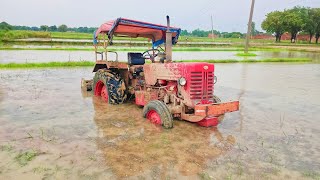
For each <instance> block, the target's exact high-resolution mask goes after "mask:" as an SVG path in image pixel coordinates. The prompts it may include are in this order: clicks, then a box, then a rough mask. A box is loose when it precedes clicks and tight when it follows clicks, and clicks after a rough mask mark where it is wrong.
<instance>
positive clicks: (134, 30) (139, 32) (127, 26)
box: [93, 18, 181, 47]
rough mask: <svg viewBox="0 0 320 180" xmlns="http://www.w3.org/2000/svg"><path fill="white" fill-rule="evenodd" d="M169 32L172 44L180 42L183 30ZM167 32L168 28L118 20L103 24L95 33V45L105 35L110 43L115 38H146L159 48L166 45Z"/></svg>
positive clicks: (175, 29) (177, 29)
mask: <svg viewBox="0 0 320 180" xmlns="http://www.w3.org/2000/svg"><path fill="white" fill-rule="evenodd" d="M169 30H170V31H171V32H172V44H176V43H177V42H178V38H179V35H180V32H181V29H180V28H175V27H170V28H169ZM166 31H167V26H163V25H158V24H152V23H147V22H142V21H136V20H131V19H125V18H118V19H116V20H112V21H108V22H106V23H104V24H102V25H101V26H100V27H99V28H98V29H97V30H96V31H95V32H94V35H93V36H94V38H93V43H94V44H97V38H98V36H99V34H102V33H104V34H107V35H108V39H109V43H112V38H113V36H125V37H132V38H137V37H144V38H149V39H151V40H152V46H153V47H157V46H159V45H161V44H163V43H165V39H166Z"/></svg>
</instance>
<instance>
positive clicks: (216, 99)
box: [212, 95, 224, 123]
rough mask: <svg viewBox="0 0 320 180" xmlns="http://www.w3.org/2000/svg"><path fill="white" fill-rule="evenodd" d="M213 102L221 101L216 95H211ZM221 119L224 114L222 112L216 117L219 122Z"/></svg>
mask: <svg viewBox="0 0 320 180" xmlns="http://www.w3.org/2000/svg"><path fill="white" fill-rule="evenodd" d="M212 99H213V102H214V103H220V102H221V99H220V98H219V97H218V96H216V95H213V98H212ZM223 119H224V114H222V115H220V116H219V117H218V121H219V123H221V122H222V121H223Z"/></svg>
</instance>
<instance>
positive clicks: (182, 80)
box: [178, 77, 187, 86]
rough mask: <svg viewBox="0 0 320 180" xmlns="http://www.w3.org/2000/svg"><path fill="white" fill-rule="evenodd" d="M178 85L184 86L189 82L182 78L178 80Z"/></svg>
mask: <svg viewBox="0 0 320 180" xmlns="http://www.w3.org/2000/svg"><path fill="white" fill-rule="evenodd" d="M178 83H179V85H180V86H184V85H186V84H187V80H186V78H184V77H182V78H180V79H179V80H178Z"/></svg>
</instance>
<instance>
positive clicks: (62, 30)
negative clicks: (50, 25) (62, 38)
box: [58, 24, 68, 32]
mask: <svg viewBox="0 0 320 180" xmlns="http://www.w3.org/2000/svg"><path fill="white" fill-rule="evenodd" d="M67 30H68V26H67V25H65V24H62V25H60V26H59V27H58V31H60V32H67Z"/></svg>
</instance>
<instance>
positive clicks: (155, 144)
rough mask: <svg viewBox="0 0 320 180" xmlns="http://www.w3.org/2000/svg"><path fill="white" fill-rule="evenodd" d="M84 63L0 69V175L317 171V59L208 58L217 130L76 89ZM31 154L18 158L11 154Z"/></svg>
mask: <svg viewBox="0 0 320 180" xmlns="http://www.w3.org/2000/svg"><path fill="white" fill-rule="evenodd" d="M90 72H91V68H81V69H50V70H47V69H37V70H10V71H9V70H8V71H7V70H2V71H1V72H0V84H1V86H0V124H1V126H0V147H1V148H0V177H1V179H19V178H22V177H23V178H24V179H42V178H45V179H46V178H48V179H62V178H70V179H110V178H112V179H114V178H129V179H143V178H147V179H150V178H156V179H159V178H161V179H176V178H178V179H179V178H190V179H194V178H198V179H208V178H213V179H227V178H228V179H239V178H240V179H248V178H250V179H257V178H258V179H270V178H271V179H289V178H290V179H308V178H315V179H316V178H319V176H320V174H319V172H320V141H319V138H320V126H319V123H318V120H319V119H320V91H319V89H320V84H319V83H318V82H319V80H320V65H319V64H293V65H292V64H218V65H216V74H217V76H218V83H217V84H216V90H215V92H216V95H218V96H219V97H221V99H222V100H224V101H228V100H231V99H239V100H240V102H241V107H240V109H241V110H240V112H235V113H230V114H227V115H226V117H225V120H224V121H223V123H222V124H220V125H219V126H218V127H217V128H202V127H198V126H196V125H195V124H191V123H188V122H183V121H175V122H174V128H173V129H172V130H163V129H162V128H159V127H157V126H154V125H152V124H150V123H148V122H147V121H146V120H145V119H143V118H141V111H142V110H141V108H139V107H137V106H135V105H133V104H125V105H121V106H111V105H106V104H105V103H104V102H103V101H102V100H101V99H100V98H98V97H92V95H91V94H90V93H86V92H82V91H81V90H80V78H81V77H85V78H89V77H91V76H92V74H91V73H90ZM29 151H32V152H36V156H35V157H34V158H33V159H29V160H28V161H27V164H26V165H21V163H19V161H18V160H17V159H18V158H17V157H18V156H17V155H18V154H19V153H24V152H29Z"/></svg>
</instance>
